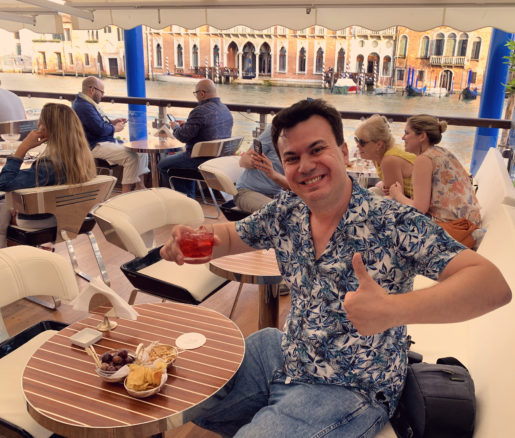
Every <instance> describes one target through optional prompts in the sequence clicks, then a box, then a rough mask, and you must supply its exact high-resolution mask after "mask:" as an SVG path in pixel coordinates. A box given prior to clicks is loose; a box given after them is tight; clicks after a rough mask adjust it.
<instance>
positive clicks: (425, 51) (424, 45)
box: [419, 35, 430, 58]
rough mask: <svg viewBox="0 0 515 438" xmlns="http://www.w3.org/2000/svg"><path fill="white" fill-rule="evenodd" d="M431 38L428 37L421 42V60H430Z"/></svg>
mask: <svg viewBox="0 0 515 438" xmlns="http://www.w3.org/2000/svg"><path fill="white" fill-rule="evenodd" d="M429 41H430V40H429V37H428V36H427V35H426V36H424V37H422V39H421V40H420V53H419V56H420V57H421V58H429Z"/></svg>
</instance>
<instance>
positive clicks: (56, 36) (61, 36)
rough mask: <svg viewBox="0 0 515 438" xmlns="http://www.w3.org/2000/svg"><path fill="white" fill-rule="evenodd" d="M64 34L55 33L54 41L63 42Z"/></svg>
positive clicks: (53, 35)
mask: <svg viewBox="0 0 515 438" xmlns="http://www.w3.org/2000/svg"><path fill="white" fill-rule="evenodd" d="M63 38H64V37H63V34H62V33H53V34H52V39H53V40H59V41H62V40H63Z"/></svg>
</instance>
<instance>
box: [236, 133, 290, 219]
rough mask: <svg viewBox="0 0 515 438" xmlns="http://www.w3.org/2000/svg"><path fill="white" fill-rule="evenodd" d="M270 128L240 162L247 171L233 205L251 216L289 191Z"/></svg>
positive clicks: (238, 187)
mask: <svg viewBox="0 0 515 438" xmlns="http://www.w3.org/2000/svg"><path fill="white" fill-rule="evenodd" d="M271 126H272V125H268V126H267V128H266V129H265V130H264V131H263V133H262V134H261V135H260V137H259V138H257V139H254V146H253V148H251V149H249V150H248V151H247V152H245V153H244V154H242V155H241V158H240V167H243V168H245V170H244V171H243V173H242V174H241V175H240V177H239V178H238V180H237V181H236V188H237V189H238V194H237V195H235V196H234V203H235V204H236V206H237V207H238V208H240V209H241V210H243V211H246V212H248V213H253V212H254V211H256V210H259V209H260V208H261V207H262V206H263V205H265V204H267V203H269V202H270V201H271V200H272V199H273V198H274V197H275V196H276V195H278V194H279V193H280V192H281V191H282V190H283V189H284V190H288V189H289V186H288V182H287V181H286V178H285V177H284V170H283V166H282V164H281V160H280V159H279V157H278V156H277V153H276V152H275V149H274V146H273V144H272V135H271Z"/></svg>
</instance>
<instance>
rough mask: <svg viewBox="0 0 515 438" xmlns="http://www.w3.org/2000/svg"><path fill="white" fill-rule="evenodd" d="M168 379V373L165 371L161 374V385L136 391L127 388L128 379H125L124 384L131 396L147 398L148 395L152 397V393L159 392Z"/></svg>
mask: <svg viewBox="0 0 515 438" xmlns="http://www.w3.org/2000/svg"><path fill="white" fill-rule="evenodd" d="M167 379H168V374H167V373H163V375H162V376H161V383H160V384H159V386H156V387H155V388H152V389H147V390H145V391H134V390H133V389H129V388H127V379H125V380H124V381H123V386H124V387H125V390H126V391H127V393H128V394H129V395H130V396H132V397H136V398H147V397H150V396H151V395H154V394H157V393H158V392H159V391H161V388H162V387H163V386H164V384H165V383H166V381H167Z"/></svg>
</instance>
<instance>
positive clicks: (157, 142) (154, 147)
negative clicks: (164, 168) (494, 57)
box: [124, 136, 185, 187]
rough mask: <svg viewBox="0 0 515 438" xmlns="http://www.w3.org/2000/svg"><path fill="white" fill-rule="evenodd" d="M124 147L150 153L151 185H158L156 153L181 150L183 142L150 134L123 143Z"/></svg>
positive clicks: (141, 152) (133, 150)
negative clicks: (145, 137) (146, 136)
mask: <svg viewBox="0 0 515 438" xmlns="http://www.w3.org/2000/svg"><path fill="white" fill-rule="evenodd" d="M124 145H125V148H126V149H127V150H129V151H132V152H138V153H140V154H143V153H146V154H150V157H151V165H150V172H151V174H152V187H159V171H158V169H157V162H158V155H159V154H160V153H161V152H182V151H183V150H184V147H185V146H184V143H182V142H180V141H179V140H177V139H176V138H175V137H174V138H170V137H155V136H151V137H149V138H148V139H144V140H134V141H130V142H125V143H124Z"/></svg>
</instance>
